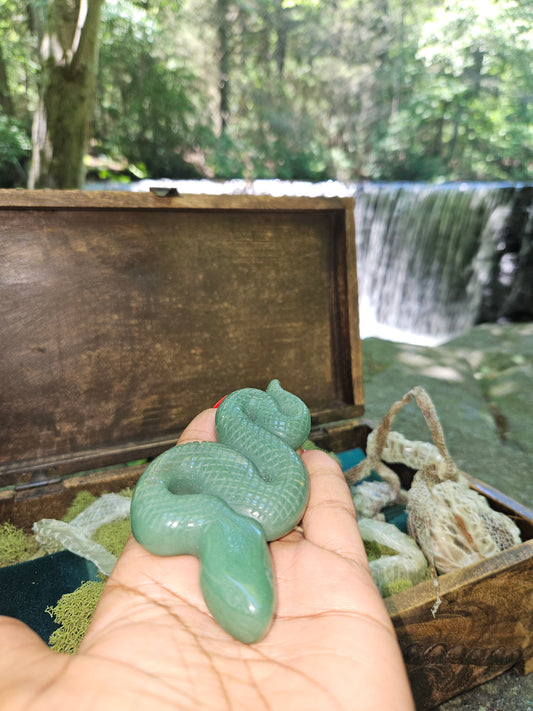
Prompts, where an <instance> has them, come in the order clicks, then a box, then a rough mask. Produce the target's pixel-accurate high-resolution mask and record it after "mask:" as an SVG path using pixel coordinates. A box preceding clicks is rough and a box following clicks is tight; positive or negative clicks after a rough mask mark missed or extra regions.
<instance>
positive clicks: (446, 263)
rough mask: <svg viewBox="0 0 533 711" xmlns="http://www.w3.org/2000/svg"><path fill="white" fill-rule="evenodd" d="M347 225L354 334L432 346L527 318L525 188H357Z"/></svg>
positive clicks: (529, 196) (530, 226) (529, 229)
mask: <svg viewBox="0 0 533 711" xmlns="http://www.w3.org/2000/svg"><path fill="white" fill-rule="evenodd" d="M355 222H356V240H357V261H358V284H359V297H360V312H361V324H362V328H361V331H362V334H363V335H380V336H385V337H389V338H394V339H395V340H396V339H397V340H410V341H411V342H418V343H438V342H441V341H444V340H446V339H447V338H450V337H452V336H454V335H457V334H459V333H462V332H464V331H466V330H468V329H469V328H471V327H472V326H473V325H474V324H475V323H479V322H480V321H495V320H498V319H509V320H523V319H524V320H532V319H533V248H532V238H533V186H523V185H505V184H486V183H479V184H477V183H465V184H450V185H442V186H434V185H433V186H432V185H427V184H413V183H399V184H384V185H380V184H372V183H370V184H364V185H360V186H358V187H357V189H356V210H355Z"/></svg>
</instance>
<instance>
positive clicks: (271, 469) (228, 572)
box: [131, 380, 310, 643]
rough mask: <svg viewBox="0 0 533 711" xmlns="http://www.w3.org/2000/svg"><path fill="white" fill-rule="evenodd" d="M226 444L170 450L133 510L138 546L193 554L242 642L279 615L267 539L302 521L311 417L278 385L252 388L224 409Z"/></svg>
mask: <svg viewBox="0 0 533 711" xmlns="http://www.w3.org/2000/svg"><path fill="white" fill-rule="evenodd" d="M215 425H216V431H217V440H218V441H217V442H190V443H187V444H181V445H177V446H176V447H172V448H171V449H169V450H167V451H166V452H164V453H163V454H161V455H160V456H159V457H157V458H156V459H154V461H153V462H152V463H151V464H150V465H149V466H148V467H147V469H146V470H145V472H144V474H143V475H142V476H141V478H140V479H139V481H138V483H137V486H136V487H135V491H134V494H133V499H132V504H131V526H132V531H133V535H134V536H135V538H136V539H137V541H138V542H139V543H140V544H141V545H142V546H143V547H144V548H146V549H147V550H148V551H150V552H151V553H155V554H156V555H162V556H172V555H181V554H185V553H189V554H192V555H195V556H197V557H198V558H199V559H200V563H201V573H200V583H201V588H202V592H203V595H204V598H205V601H206V603H207V606H208V607H209V609H210V611H211V613H212V614H213V616H214V618H215V619H216V620H217V622H218V623H219V624H220V625H221V626H222V627H223V628H224V629H225V630H226V631H228V632H229V633H230V634H231V635H232V636H233V637H235V638H236V639H239V640H241V641H242V642H246V643H251V642H256V641H258V640H259V639H261V638H262V637H263V636H264V634H265V633H266V631H267V629H268V627H269V625H270V622H271V620H272V616H273V612H274V586H273V575H272V563H271V559H270V552H269V550H268V545H267V541H272V540H275V539H277V538H280V537H281V536H283V535H285V534H286V533H288V532H289V531H290V530H291V529H292V528H294V526H295V525H296V524H297V523H298V522H299V521H300V519H301V517H302V514H303V511H304V509H305V506H306V504H307V497H308V493H309V484H308V478H307V472H306V470H305V467H304V465H303V463H302V460H301V459H300V457H299V455H298V454H296V452H295V451H294V450H295V449H297V448H298V447H299V446H300V445H301V444H302V443H303V442H304V441H305V439H306V438H307V436H308V434H309V429H310V414H309V410H308V409H307V407H306V405H305V404H304V403H303V402H302V401H301V400H300V399H299V398H298V397H296V396H295V395H292V394H291V393H289V392H287V391H286V390H283V388H282V387H281V385H280V384H279V381H277V380H273V381H272V382H271V383H270V384H269V386H268V387H267V389H266V392H264V391H262V390H256V389H254V388H244V389H242V390H236V391H235V392H233V393H231V395H228V396H227V397H226V398H225V399H224V400H223V401H222V403H221V405H220V407H219V408H218V409H217V414H216V419H215Z"/></svg>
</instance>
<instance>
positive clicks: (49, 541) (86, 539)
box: [33, 494, 131, 575]
mask: <svg viewBox="0 0 533 711" xmlns="http://www.w3.org/2000/svg"><path fill="white" fill-rule="evenodd" d="M130 505H131V500H130V499H129V498H127V497H125V496H120V495H119V494H104V495H103V496H101V497H100V498H99V499H97V500H96V501H95V502H94V503H92V504H91V505H90V506H88V507H87V508H86V509H85V511H82V512H81V513H80V514H78V515H77V516H76V517H75V518H73V519H72V521H71V522H70V523H65V522H64V521H59V520H57V519H55V518H43V519H41V520H40V521H36V522H35V523H34V524H33V531H34V533H35V538H36V539H37V541H38V543H39V544H40V545H41V546H42V547H43V548H44V549H45V550H46V551H48V552H49V553H53V552H55V551H58V550H62V549H67V550H69V551H71V552H72V553H75V554H76V555H79V556H81V557H82V558H85V559H86V560H90V561H91V562H92V563H94V564H95V565H96V567H97V568H98V570H99V571H100V572H101V573H103V574H104V575H109V574H110V573H111V571H112V570H113V566H114V565H115V563H116V562H117V558H116V556H114V555H113V554H112V553H109V551H107V550H106V549H105V548H104V547H103V546H101V545H100V544H99V543H96V542H95V541H93V540H91V537H92V536H93V534H94V533H95V531H97V530H98V529H99V528H100V526H102V525H103V524H105V523H111V522H112V521H119V520H120V519H123V518H126V517H127V516H129V513H130Z"/></svg>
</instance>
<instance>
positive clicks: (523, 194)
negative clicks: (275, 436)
mask: <svg viewBox="0 0 533 711" xmlns="http://www.w3.org/2000/svg"><path fill="white" fill-rule="evenodd" d="M154 185H163V186H166V187H176V188H177V189H178V190H179V191H180V192H181V193H184V194H186V193H209V194H225V193H226V194H227V193H233V194H238V193H240V194H242V193H245V194H255V195H261V194H263V195H264V194H266V195H273V196H280V195H306V196H325V197H334V196H341V197H346V196H352V195H354V196H355V199H356V207H355V229H356V242H357V274H358V288H359V311H360V332H361V337H362V338H365V337H367V336H372V335H376V336H378V337H381V338H388V339H391V340H401V341H405V342H410V343H420V344H430V345H431V344H437V343H440V342H443V341H445V340H447V339H448V338H451V337H453V336H455V335H458V334H460V333H463V332H464V331H467V330H468V329H469V328H471V327H472V326H473V325H474V324H476V323H480V322H483V321H489V322H493V321H498V320H510V321H533V184H528V185H525V184H507V183H449V184H445V185H429V184H427V183H340V182H335V181H327V182H324V183H307V182H298V181H282V180H256V181H245V180H229V181H225V182H224V181H222V182H218V181H211V180H198V181H191V180H161V181H156V180H144V181H140V182H138V183H134V184H131V185H130V186H124V185H123V184H120V185H119V184H116V185H113V184H111V185H110V184H107V185H103V184H99V185H94V184H93V185H87V186H86V187H87V188H89V189H95V188H97V189H108V190H109V189H120V190H124V189H129V190H134V191H143V190H148V189H149V188H150V187H151V186H154Z"/></svg>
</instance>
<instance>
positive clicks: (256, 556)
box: [200, 513, 274, 644]
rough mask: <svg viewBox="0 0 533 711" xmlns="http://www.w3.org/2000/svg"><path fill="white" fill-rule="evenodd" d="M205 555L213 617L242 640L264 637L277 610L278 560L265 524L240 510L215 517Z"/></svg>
mask: <svg viewBox="0 0 533 711" xmlns="http://www.w3.org/2000/svg"><path fill="white" fill-rule="evenodd" d="M200 560H201V573H200V584H201V587H202V592H203V595H204V599H205V601H206V603H207V606H208V608H209V610H210V611H211V613H212V615H213V617H214V618H215V619H216V621H217V622H218V624H219V625H220V626H221V627H223V628H224V629H225V630H226V631H227V632H229V633H230V634H231V635H232V636H233V637H235V638H236V639H238V640H240V641H241V642H245V643H246V644H252V643H253V642H258V641H259V640H260V639H261V638H262V637H264V635H265V634H266V632H267V631H268V628H269V627H270V623H271V621H272V616H273V613H274V583H273V574H272V562H271V559H270V552H269V550H268V544H267V541H266V538H265V534H264V532H263V530H262V527H261V526H260V524H258V523H257V522H255V521H253V520H252V519H250V518H248V517H245V516H240V515H239V514H236V513H233V515H232V516H231V517H230V516H228V517H226V518H224V519H219V520H217V521H214V522H213V523H212V524H211V526H210V530H209V535H208V536H207V537H206V540H205V543H204V545H203V546H202V551H201V555H200Z"/></svg>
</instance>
